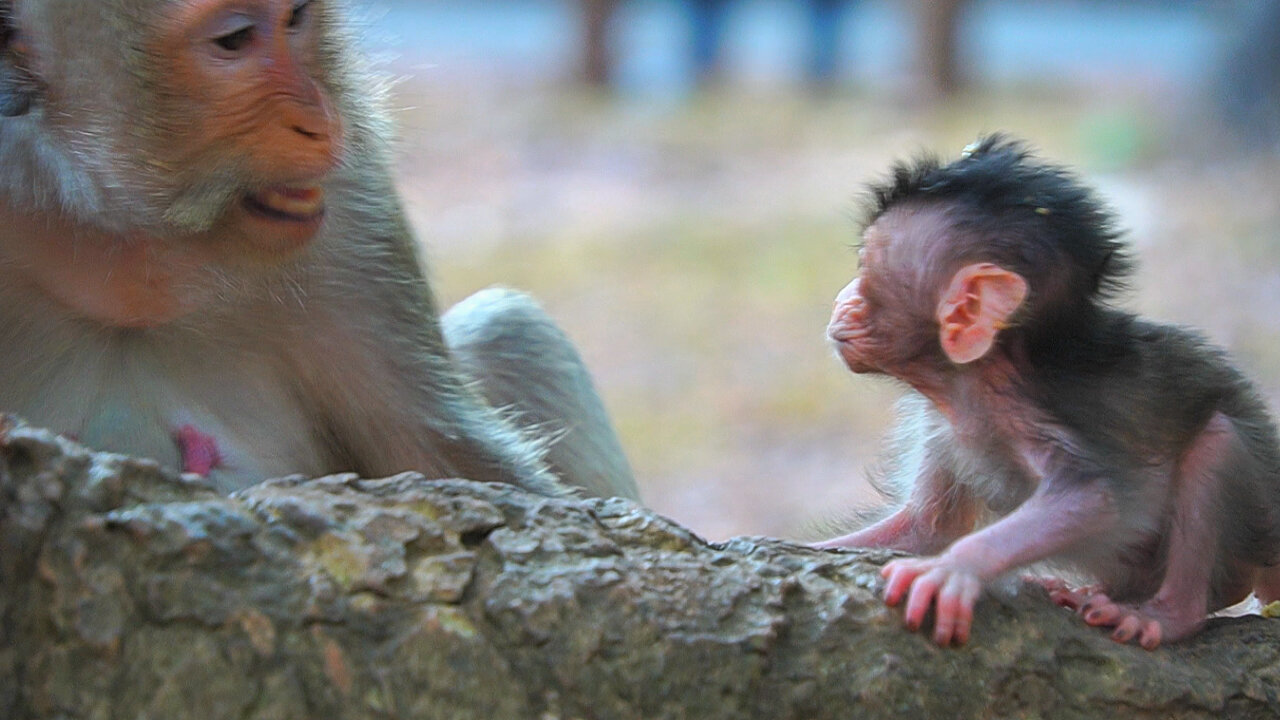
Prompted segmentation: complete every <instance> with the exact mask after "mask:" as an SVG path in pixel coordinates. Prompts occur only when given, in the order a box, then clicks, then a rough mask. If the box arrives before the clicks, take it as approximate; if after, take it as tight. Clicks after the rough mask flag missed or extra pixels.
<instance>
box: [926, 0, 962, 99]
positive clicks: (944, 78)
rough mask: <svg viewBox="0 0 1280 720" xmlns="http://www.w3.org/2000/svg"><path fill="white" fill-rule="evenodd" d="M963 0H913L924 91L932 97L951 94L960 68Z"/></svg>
mask: <svg viewBox="0 0 1280 720" xmlns="http://www.w3.org/2000/svg"><path fill="white" fill-rule="evenodd" d="M965 4H966V2H965V0H917V2H916V10H917V18H916V38H917V43H918V48H917V51H918V56H919V62H920V71H921V75H922V82H923V85H924V88H923V89H924V92H925V94H926V95H927V96H929V97H930V98H932V99H938V98H945V97H947V96H949V95H952V94H953V93H955V92H956V91H957V90H959V89H960V86H961V84H962V81H963V77H962V73H961V71H960V57H959V37H960V18H961V14H962V11H963V10H964V6H965Z"/></svg>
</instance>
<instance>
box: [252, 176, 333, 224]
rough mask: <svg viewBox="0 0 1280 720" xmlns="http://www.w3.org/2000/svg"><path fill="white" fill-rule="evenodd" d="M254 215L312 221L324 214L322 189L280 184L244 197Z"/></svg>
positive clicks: (288, 220) (310, 186)
mask: <svg viewBox="0 0 1280 720" xmlns="http://www.w3.org/2000/svg"><path fill="white" fill-rule="evenodd" d="M244 204H245V207H247V208H248V209H249V210H250V211H251V212H253V213H254V214H256V215H260V216H262V217H265V218H268V219H271V220H280V221H284V222H313V221H315V220H319V219H320V218H321V217H322V216H323V215H324V190H323V189H322V188H321V187H320V186H319V185H280V186H277V187H270V188H266V189H265V190H259V191H258V192H255V193H253V194H251V195H247V196H245V198H244Z"/></svg>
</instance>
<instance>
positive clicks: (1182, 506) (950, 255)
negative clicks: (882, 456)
mask: <svg viewBox="0 0 1280 720" xmlns="http://www.w3.org/2000/svg"><path fill="white" fill-rule="evenodd" d="M871 190H872V197H873V203H874V205H873V207H872V208H871V212H870V218H869V223H868V225H867V228H866V231H865V234H864V236H863V244H862V247H861V250H860V253H859V258H860V264H861V273H860V276H859V277H858V278H856V279H854V280H853V282H851V283H849V285H848V287H846V288H844V290H842V291H841V292H840V294H839V296H838V297H837V298H836V302H835V311H834V313H833V315H832V318H831V323H830V325H829V326H828V329H827V333H828V335H829V337H830V338H831V341H832V342H833V343H834V344H835V347H836V349H837V350H838V352H839V355H840V357H841V358H842V359H843V360H844V362H845V363H846V364H847V365H848V367H849V369H850V370H852V371H853V372H855V373H883V374H887V375H890V376H893V377H895V378H897V379H898V380H901V381H903V382H905V383H906V384H908V385H910V386H911V388H912V389H914V390H915V391H916V393H915V394H912V395H911V396H909V397H908V398H906V399H905V400H904V401H903V403H902V407H901V408H900V409H901V411H902V417H901V420H900V423H899V426H898V429H897V431H896V433H895V434H894V436H893V442H892V443H891V444H890V453H889V456H888V461H887V464H886V468H885V476H886V477H884V478H882V479H883V480H884V481H885V484H886V485H888V486H890V487H893V486H895V485H896V486H902V487H904V488H907V489H906V490H905V491H904V493H903V494H904V495H905V498H906V500H905V503H904V504H903V505H902V507H901V508H900V509H898V510H896V511H895V512H893V513H892V514H891V515H889V516H888V517H887V518H885V519H883V520H881V521H879V522H877V523H875V524H873V525H871V526H869V527H867V528H865V529H863V530H860V531H858V532H854V533H852V534H850V535H845V536H843V537H839V538H835V539H832V540H828V541H826V542H824V543H821V544H820V545H819V547H826V548H836V547H883V548H895V549H899V550H904V551H907V552H911V553H915V554H917V555H921V556H922V557H918V558H905V559H898V560H894V561H892V562H890V563H889V564H888V565H886V566H885V567H884V570H883V572H882V574H883V576H884V577H885V578H886V586H885V602H886V603H888V604H889V605H897V604H899V603H900V602H901V601H902V600H903V599H904V598H905V600H906V608H905V617H906V624H907V627H909V628H910V629H912V630H914V629H917V628H919V627H920V626H921V625H922V623H923V621H924V619H925V616H926V614H927V613H928V611H929V610H930V608H932V609H933V610H934V632H933V638H934V641H935V642H937V643H938V644H939V645H944V646H946V645H951V644H952V643H956V644H959V643H963V642H965V641H966V640H967V639H968V637H969V632H970V627H971V625H972V620H973V607H974V603H975V602H976V601H977V599H978V596H979V594H980V592H981V589H982V587H983V585H984V584H987V583H990V582H991V581H993V580H995V579H996V578H998V577H1000V576H1002V575H1004V574H1005V573H1008V572H1010V571H1012V570H1015V569H1017V568H1020V567H1023V566H1026V565H1029V564H1032V563H1041V562H1045V563H1049V564H1052V565H1054V566H1057V567H1061V568H1063V569H1068V570H1071V571H1074V572H1076V573H1079V574H1081V575H1083V576H1085V577H1088V578H1090V579H1091V581H1092V582H1096V583H1097V584H1096V585H1091V586H1088V587H1084V588H1077V587H1072V586H1069V585H1068V584H1067V583H1065V582H1063V581H1059V580H1049V579H1046V580H1043V581H1042V582H1043V583H1044V584H1045V586H1046V587H1047V588H1048V590H1049V592H1050V596H1051V597H1052V598H1053V599H1054V600H1055V602H1058V603H1059V604H1061V605H1064V606H1066V607H1069V608H1071V609H1073V610H1075V611H1077V612H1078V613H1079V615H1080V616H1081V617H1082V618H1083V619H1084V621H1085V622H1086V623H1088V624H1089V625H1093V626H1099V627H1104V628H1109V629H1110V630H1111V637H1112V638H1114V639H1115V640H1117V641H1119V642H1122V643H1123V642H1130V641H1136V642H1137V643H1138V644H1140V645H1141V646H1142V647H1144V648H1147V649H1153V648H1155V647H1156V646H1158V645H1159V644H1160V643H1162V642H1171V641H1175V640H1178V639H1181V638H1185V637H1187V636H1189V635H1191V634H1192V633H1194V632H1195V631H1196V630H1197V629H1198V628H1200V627H1201V625H1203V623H1204V622H1205V617H1206V615H1207V614H1208V613H1210V612H1213V611H1216V610H1219V609H1221V608H1224V607H1227V606H1229V605H1232V604H1235V603H1237V602H1239V601H1241V600H1243V599H1244V598H1245V597H1247V596H1248V594H1249V592H1250V591H1251V590H1252V591H1254V592H1256V593H1257V595H1258V597H1259V598H1260V599H1261V600H1262V602H1264V603H1265V602H1270V601H1273V600H1276V599H1280V566H1277V564H1276V563H1277V561H1278V560H1280V444H1278V442H1277V438H1276V430H1275V426H1274V425H1273V423H1272V422H1271V419H1270V418H1269V416H1268V414H1267V411H1266V409H1265V407H1264V406H1263V403H1262V402H1261V400H1260V399H1259V397H1258V394H1257V393H1256V392H1255V391H1254V390H1253V388H1252V387H1251V386H1250V384H1249V382H1248V381H1247V380H1246V379H1245V378H1244V377H1243V376H1242V375H1241V374H1240V372H1239V371H1238V370H1236V369H1235V368H1234V367H1233V366H1232V365H1231V363H1230V362H1229V361H1228V359H1227V358H1226V357H1225V355H1224V354H1223V352H1222V351H1220V350H1218V349H1216V348H1214V347H1211V346H1209V345H1208V344H1206V343H1205V341H1204V340H1202V339H1201V338H1200V337H1199V336H1198V335H1196V334H1194V333H1192V332H1189V331H1187V330H1184V329H1182V328H1178V327H1172V326H1169V325H1159V324H1156V323H1152V322H1148V321H1146V320H1143V319H1140V318H1138V317H1135V316H1134V315H1132V314H1129V313H1126V312H1123V311H1120V310H1118V309H1115V308H1114V307H1112V305H1111V304H1110V301H1111V300H1113V299H1114V297H1115V295H1116V293H1117V291H1119V290H1120V289H1122V287H1123V284H1124V279H1125V277H1126V275H1127V274H1128V273H1129V271H1130V270H1131V263H1130V260H1129V258H1128V256H1127V255H1126V253H1125V249H1124V247H1123V246H1122V244H1121V243H1120V241H1119V239H1118V233H1117V231H1116V230H1115V228H1114V225H1113V222H1112V219H1111V217H1110V215H1109V214H1108V212H1107V211H1106V210H1105V209H1104V208H1103V207H1102V205H1101V204H1100V203H1099V202H1098V201H1097V200H1096V199H1095V198H1094V196H1093V194H1092V193H1091V192H1090V190H1088V189H1087V188H1086V187H1084V186H1082V185H1081V184H1080V183H1079V182H1078V181H1077V180H1076V179H1075V178H1074V177H1073V176H1072V175H1071V174H1070V173H1068V172H1067V171H1066V170H1064V169H1063V168H1061V167H1056V166H1054V165H1050V164H1046V163H1043V162H1040V161H1039V160H1037V159H1035V158H1034V157H1032V155H1031V154H1030V153H1029V152H1028V151H1027V150H1026V148H1025V147H1024V146H1023V145H1021V144H1020V143H1018V142H1015V141H1011V140H1009V139H1007V138H1005V137H1003V136H1000V135H995V136H990V137H986V138H983V139H981V140H979V141H978V142H976V143H974V144H973V145H971V146H969V147H968V148H966V149H965V152H964V154H963V155H962V157H961V158H960V159H958V160H956V161H955V162H952V163H950V164H945V165H944V164H941V163H940V162H938V161H936V160H932V159H924V160H919V161H916V162H914V163H903V164H899V165H897V166H896V167H895V168H894V170H893V173H892V176H891V177H890V178H889V179H888V180H887V181H886V182H884V183H883V184H880V185H876V186H873V187H872V188H871Z"/></svg>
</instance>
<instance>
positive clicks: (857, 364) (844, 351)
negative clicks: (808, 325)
mask: <svg viewBox="0 0 1280 720" xmlns="http://www.w3.org/2000/svg"><path fill="white" fill-rule="evenodd" d="M861 281H862V278H854V279H853V281H852V282H850V283H849V284H848V285H846V286H845V287H844V289H843V290H841V291H840V293H839V294H838V295H836V303H835V308H834V309H833V310H832V312H831V321H830V322H829V323H827V338H829V339H830V340H831V342H832V343H833V344H834V345H835V348H836V352H838V353H839V354H840V358H841V359H842V360H844V363H845V365H847V366H848V367H849V369H850V370H852V371H853V372H855V373H864V372H872V371H874V370H875V369H876V367H875V364H874V363H873V357H874V355H875V352H874V342H872V330H871V312H870V308H869V305H868V303H867V299H866V298H865V297H863V295H862V292H861V287H860V286H861V284H862V283H861Z"/></svg>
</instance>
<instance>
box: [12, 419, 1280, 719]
mask: <svg viewBox="0 0 1280 720" xmlns="http://www.w3.org/2000/svg"><path fill="white" fill-rule="evenodd" d="M0 502H2V503H3V505H2V506H0V543H3V555H0V581H2V582H3V585H0V621H2V625H0V716H2V717H4V718H13V719H15V720H18V719H22V720H25V719H27V718H95V719H96V718H103V719H106V718H166V719H172V720H181V719H182V718H202V719H205V718H208V719H218V718H228V719H230V718H236V719H245V718H250V719H257V718H261V719H263V720H265V719H267V718H271V719H273V720H276V719H280V718H449V719H451V720H452V719H463V718H486V719H494V718H497V719H501V718H537V719H544V718H546V719H551V718H566V719H567V718H584V719H585V718H699V719H706V718H771V719H772V718H796V719H805V720H822V719H824V718H849V717H858V718H880V717H884V718H889V717H893V718H902V717H918V718H967V717H975V718H987V717H990V718H1004V717H1028V718H1030V717H1046V718H1048V717H1055V718H1056V717H1062V718H1091V717H1138V718H1141V717H1149V718H1220V717H1242V718H1252V717H1257V718H1263V717H1275V716H1276V714H1277V713H1278V712H1280V710H1278V708H1280V624H1278V623H1275V622H1272V621H1269V620H1264V619H1262V618H1240V619H1223V620H1215V621H1213V622H1212V623H1211V624H1210V627H1209V628H1208V629H1207V630H1205V631H1204V632H1203V633H1201V634H1200V635H1198V636H1197V637H1195V638H1193V639H1191V640H1189V641H1187V642H1184V643H1181V644H1178V645H1174V646H1172V647H1169V648H1162V649H1160V650H1157V651H1156V652H1153V653H1148V652H1146V651H1143V650H1140V649H1137V648H1134V647H1131V646H1121V645H1117V644H1115V643H1112V642H1111V641H1109V640H1108V639H1107V638H1106V637H1105V635H1104V634H1102V633H1100V632H1098V631H1096V630H1094V629H1091V628H1087V627H1085V626H1083V624H1081V623H1080V622H1079V621H1078V620H1076V619H1075V618H1074V617H1073V616H1071V615H1070V614H1069V613H1066V612H1063V611H1060V610H1059V609H1057V608H1054V607H1052V606H1051V604H1050V603H1049V602H1048V601H1047V599H1046V598H1045V597H1044V595H1043V593H1042V592H1039V591H1036V590H1028V589H1017V588H1010V589H1004V590H999V591H996V592H992V593H989V594H988V595H987V596H986V597H984V599H983V600H982V601H981V602H980V603H979V608H978V616H977V624H976V627H975V629H974V637H973V640H972V641H971V642H970V643H969V645H967V646H966V647H964V648H959V649H951V650H943V649H939V648H936V647H934V646H933V645H931V644H930V643H929V641H928V639H927V637H925V636H922V635H919V634H912V633H908V632H907V631H906V630H904V629H903V628H902V626H901V621H900V617H899V614H898V612H897V611H896V610H894V609H892V608H886V607H885V606H884V605H883V603H882V602H881V600H880V598H879V596H878V587H879V582H880V581H879V575H878V568H879V565H880V564H882V563H883V562H884V561H885V560H887V559H888V558H889V557H890V555H889V554H888V553H884V552H870V551H868V552H843V553H830V552H820V551H815V550H812V549H809V548H805V547H801V546H797V545H794V544H790V543H787V542H783V541H779V540H772V539H766V538H739V539H734V540H731V541H729V542H726V543H708V542H706V541H704V540H702V539H701V538H699V537H698V536H696V535H695V534H693V533H692V532H690V531H689V530H687V529H685V528H682V527H680V526H679V525H677V524H675V523H673V522H671V521H669V520H666V519H664V518H662V517H660V516H657V515H655V514H653V513H651V512H649V511H647V510H645V509H644V508H642V507H639V506H637V505H635V504H633V503H630V502H628V501H624V500H584V501H574V500H566V499H551V498H545V497H541V496H537V495H532V494H529V493H526V492H523V491H521V490H519V489H517V488H513V487H510V486H505V485H497V484H481V483H473V482H468V481H465V480H447V481H428V480H424V479H423V478H421V477H420V476H417V475H415V474H405V475H399V476H396V477H392V478H386V479H377V480H371V479H360V478H356V477H353V476H335V477H328V478H319V479H303V478H286V479H282V480H274V481H270V482H267V483H264V484H262V485H259V486H256V487H252V488H249V489H247V490H244V491H242V492H240V493H237V494H235V495H232V496H230V497H223V496H220V495H218V494H217V493H215V492H213V490H212V489H211V488H210V487H208V486H206V485H204V484H203V483H201V482H200V481H198V480H193V479H190V478H187V479H184V478H181V477H175V476H173V475H170V474H167V473H165V472H163V471H162V470H161V469H160V468H158V467H157V466H156V465H155V464H154V463H151V462H149V461H145V460H137V459H132V458H125V457H121V456H116V455H109V454H103V453H92V452H89V451H87V450H85V449H84V448H81V447H79V446H77V445H75V444H74V443H72V442H70V441H68V440H66V439H64V438H59V437H57V436H54V435H52V434H50V433H48V432H46V431H43V430H39V429H36V428H32V427H29V426H26V425H23V424H21V423H17V422H16V421H14V422H9V423H7V424H6V425H5V427H4V429H3V432H0Z"/></svg>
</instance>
